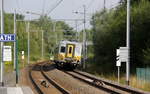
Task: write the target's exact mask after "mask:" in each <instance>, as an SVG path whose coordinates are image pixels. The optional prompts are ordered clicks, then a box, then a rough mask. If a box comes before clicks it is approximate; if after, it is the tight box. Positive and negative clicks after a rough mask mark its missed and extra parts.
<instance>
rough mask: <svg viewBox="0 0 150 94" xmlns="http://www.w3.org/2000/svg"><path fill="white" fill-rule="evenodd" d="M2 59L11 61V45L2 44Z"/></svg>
mask: <svg viewBox="0 0 150 94" xmlns="http://www.w3.org/2000/svg"><path fill="white" fill-rule="evenodd" d="M3 61H12V50H11V46H3Z"/></svg>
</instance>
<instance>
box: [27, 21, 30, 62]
mask: <svg viewBox="0 0 150 94" xmlns="http://www.w3.org/2000/svg"><path fill="white" fill-rule="evenodd" d="M27 32H28V64H30V22H29V21H28V24H27Z"/></svg>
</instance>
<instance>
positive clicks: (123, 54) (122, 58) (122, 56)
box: [117, 47, 128, 62]
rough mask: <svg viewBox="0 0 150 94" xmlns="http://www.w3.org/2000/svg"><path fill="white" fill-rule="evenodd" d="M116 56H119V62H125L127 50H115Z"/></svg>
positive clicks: (122, 48)
mask: <svg viewBox="0 0 150 94" xmlns="http://www.w3.org/2000/svg"><path fill="white" fill-rule="evenodd" d="M117 56H119V60H120V62H127V60H128V48H127V47H120V48H119V49H117Z"/></svg>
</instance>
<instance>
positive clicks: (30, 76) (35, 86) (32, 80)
mask: <svg viewBox="0 0 150 94" xmlns="http://www.w3.org/2000/svg"><path fill="white" fill-rule="evenodd" d="M31 70H32V69H30V70H29V78H30V80H31V82H32V84H33V86H34V88H35V89H36V91H37V92H38V93H39V94H44V93H43V91H42V90H41V89H40V88H39V87H38V85H37V84H36V82H35V81H34V79H33V77H32V73H31Z"/></svg>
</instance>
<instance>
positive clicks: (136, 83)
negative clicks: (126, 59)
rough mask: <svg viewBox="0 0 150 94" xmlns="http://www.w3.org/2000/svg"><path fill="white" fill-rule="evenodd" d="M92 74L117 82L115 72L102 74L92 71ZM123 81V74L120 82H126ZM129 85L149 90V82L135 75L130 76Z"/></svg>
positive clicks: (124, 79)
mask: <svg viewBox="0 0 150 94" xmlns="http://www.w3.org/2000/svg"><path fill="white" fill-rule="evenodd" d="M94 75H96V76H99V77H101V78H105V79H108V80H112V81H114V82H118V78H117V77H116V76H115V74H112V75H104V74H98V73H94ZM125 82H126V78H125V75H123V76H121V77H120V84H123V85H125V84H126V83H125ZM130 86H131V87H134V88H138V89H141V90H144V91H150V82H146V81H144V80H138V79H137V77H136V76H135V75H131V76H130Z"/></svg>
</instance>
